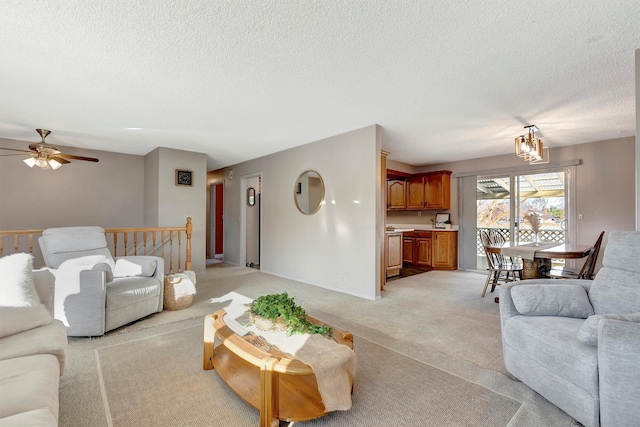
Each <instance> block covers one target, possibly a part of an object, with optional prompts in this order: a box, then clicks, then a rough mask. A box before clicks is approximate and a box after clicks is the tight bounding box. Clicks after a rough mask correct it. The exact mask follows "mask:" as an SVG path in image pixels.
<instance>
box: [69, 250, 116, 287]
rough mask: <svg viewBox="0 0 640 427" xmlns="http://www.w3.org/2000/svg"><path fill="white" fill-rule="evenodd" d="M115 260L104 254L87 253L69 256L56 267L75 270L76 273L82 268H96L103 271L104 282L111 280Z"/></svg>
mask: <svg viewBox="0 0 640 427" xmlns="http://www.w3.org/2000/svg"><path fill="white" fill-rule="evenodd" d="M114 265H115V262H114V261H113V258H111V256H108V257H107V256H104V255H88V256H83V257H80V258H71V259H68V260H66V261H64V262H63V263H62V264H60V267H58V270H60V271H69V270H71V269H73V270H75V271H76V272H77V273H78V274H79V273H80V271H82V270H98V271H104V272H105V277H106V282H107V283H109V282H111V281H112V280H113V267H114Z"/></svg>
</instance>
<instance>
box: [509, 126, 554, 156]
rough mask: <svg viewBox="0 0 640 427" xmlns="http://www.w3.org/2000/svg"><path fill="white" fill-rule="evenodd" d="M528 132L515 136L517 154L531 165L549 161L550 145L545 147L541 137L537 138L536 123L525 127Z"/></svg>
mask: <svg viewBox="0 0 640 427" xmlns="http://www.w3.org/2000/svg"><path fill="white" fill-rule="evenodd" d="M524 128H525V129H527V130H528V132H527V133H526V134H524V135H520V136H518V137H516V138H515V145H516V156H518V157H520V158H522V159H523V160H524V161H526V162H529V164H530V165H535V164H540V163H549V147H545V146H544V144H543V143H542V140H541V139H540V138H536V135H535V132H536V130H537V128H536V126H535V125H528V126H525V127H524Z"/></svg>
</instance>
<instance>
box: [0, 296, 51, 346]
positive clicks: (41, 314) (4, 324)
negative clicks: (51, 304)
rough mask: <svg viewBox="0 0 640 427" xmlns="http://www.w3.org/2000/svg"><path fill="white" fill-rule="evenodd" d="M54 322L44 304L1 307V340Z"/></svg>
mask: <svg viewBox="0 0 640 427" xmlns="http://www.w3.org/2000/svg"><path fill="white" fill-rule="evenodd" d="M52 321H53V318H52V317H51V313H49V312H48V311H47V309H46V308H45V307H44V305H42V304H37V305H34V306H31V307H0V338H2V337H6V336H9V335H13V334H17V333H19V332H24V331H28V330H29V329H33V328H37V327H39V326H44V325H48V324H49V323H51V322H52Z"/></svg>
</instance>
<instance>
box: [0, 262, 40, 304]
mask: <svg viewBox="0 0 640 427" xmlns="http://www.w3.org/2000/svg"><path fill="white" fill-rule="evenodd" d="M38 304H40V298H39V297H38V292H37V291H36V288H35V286H34V285H33V255H31V254H26V253H17V254H12V255H7V256H5V257H2V258H0V306H1V307H33V306H35V305H38Z"/></svg>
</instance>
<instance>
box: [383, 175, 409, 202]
mask: <svg viewBox="0 0 640 427" xmlns="http://www.w3.org/2000/svg"><path fill="white" fill-rule="evenodd" d="M387 209H407V190H406V187H405V181H404V180H399V179H392V180H389V181H387Z"/></svg>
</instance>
